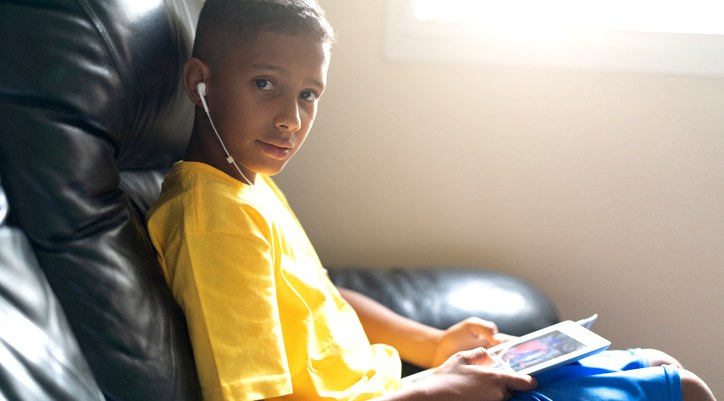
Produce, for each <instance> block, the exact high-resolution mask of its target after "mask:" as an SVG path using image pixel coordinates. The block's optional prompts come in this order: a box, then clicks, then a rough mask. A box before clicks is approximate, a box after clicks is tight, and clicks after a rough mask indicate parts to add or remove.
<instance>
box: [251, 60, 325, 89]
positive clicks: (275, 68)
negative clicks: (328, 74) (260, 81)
mask: <svg viewBox="0 0 724 401" xmlns="http://www.w3.org/2000/svg"><path fill="white" fill-rule="evenodd" d="M252 67H253V68H254V69H257V70H267V71H275V72H278V73H280V74H285V75H288V74H289V70H287V69H286V68H284V67H282V66H279V65H276V64H271V63H257V64H253V65H252ZM307 81H309V83H311V84H313V85H316V86H318V87H319V88H321V89H324V87H325V85H324V83H323V82H322V81H320V80H318V79H308V80H307Z"/></svg>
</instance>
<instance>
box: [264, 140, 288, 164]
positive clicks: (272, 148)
mask: <svg viewBox="0 0 724 401" xmlns="http://www.w3.org/2000/svg"><path fill="white" fill-rule="evenodd" d="M257 143H258V144H259V147H260V148H261V150H262V151H263V152H264V153H266V154H267V155H269V156H270V157H272V158H274V159H279V160H285V159H287V158H289V155H290V154H291V152H292V145H291V144H289V145H284V146H278V145H272V144H271V143H268V142H262V141H257Z"/></svg>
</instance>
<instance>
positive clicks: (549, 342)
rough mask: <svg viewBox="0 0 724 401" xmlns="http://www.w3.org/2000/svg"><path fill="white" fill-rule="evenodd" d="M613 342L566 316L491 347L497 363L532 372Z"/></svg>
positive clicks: (584, 355)
mask: <svg viewBox="0 0 724 401" xmlns="http://www.w3.org/2000/svg"><path fill="white" fill-rule="evenodd" d="M609 345H611V342H610V341H608V340H606V339H605V338H603V337H601V336H599V335H598V334H596V333H594V332H592V331H590V330H588V329H586V328H585V327H582V326H581V325H580V324H578V323H576V322H572V321H570V320H567V321H565V322H561V323H558V324H555V325H553V326H548V327H546V328H544V329H541V330H538V331H534V332H532V333H530V334H526V335H525V336H523V337H518V338H516V339H513V340H511V341H508V342H505V343H503V344H499V345H496V346H495V347H492V348H489V349H488V352H489V353H490V355H491V356H492V357H493V359H494V360H496V364H495V365H493V366H494V367H497V368H501V369H505V370H508V371H513V372H520V373H525V374H529V375H535V374H538V373H542V372H544V371H546V370H550V369H553V368H555V367H557V366H561V365H566V364H569V363H572V362H575V361H577V360H579V359H582V358H585V357H587V356H589V355H593V354H595V353H598V352H601V351H603V350H605V349H606V348H608V346H609Z"/></svg>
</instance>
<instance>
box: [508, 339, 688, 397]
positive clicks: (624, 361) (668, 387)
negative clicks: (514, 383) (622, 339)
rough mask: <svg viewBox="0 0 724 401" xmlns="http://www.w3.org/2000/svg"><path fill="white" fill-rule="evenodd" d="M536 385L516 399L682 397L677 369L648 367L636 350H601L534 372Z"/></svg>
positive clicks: (518, 395) (516, 395)
mask: <svg viewBox="0 0 724 401" xmlns="http://www.w3.org/2000/svg"><path fill="white" fill-rule="evenodd" d="M536 379H537V380H538V388H537V389H536V390H535V391H532V392H530V393H516V394H515V396H514V397H513V400H516V401H567V400H578V401H580V400H609V401H618V400H621V401H624V400H626V401H629V400H661V401H682V395H681V379H680V378H679V372H678V370H677V369H676V368H675V367H672V366H656V367H650V366H649V363H648V361H646V360H645V359H644V358H643V357H642V356H641V355H639V354H638V353H637V351H636V350H627V351H604V352H601V353H599V354H596V355H593V356H590V357H588V358H585V359H582V360H580V361H579V362H577V363H574V364H571V365H568V366H563V367H560V368H557V369H554V370H552V371H549V372H545V373H542V374H541V375H539V376H537V377H536Z"/></svg>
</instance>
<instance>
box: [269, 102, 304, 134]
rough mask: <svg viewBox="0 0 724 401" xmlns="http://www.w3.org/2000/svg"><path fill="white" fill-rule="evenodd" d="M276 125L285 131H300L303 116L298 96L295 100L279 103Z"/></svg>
mask: <svg viewBox="0 0 724 401" xmlns="http://www.w3.org/2000/svg"><path fill="white" fill-rule="evenodd" d="M274 125H275V126H276V127H277V128H279V129H282V130H285V131H298V130H299V129H300V128H301V126H302V118H301V116H300V115H299V104H298V103H297V99H296V98H295V99H294V101H285V102H283V103H282V104H280V105H279V112H278V113H277V115H276V118H275V121H274Z"/></svg>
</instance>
